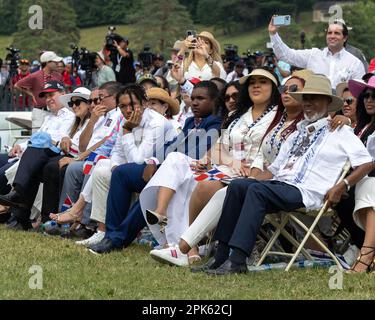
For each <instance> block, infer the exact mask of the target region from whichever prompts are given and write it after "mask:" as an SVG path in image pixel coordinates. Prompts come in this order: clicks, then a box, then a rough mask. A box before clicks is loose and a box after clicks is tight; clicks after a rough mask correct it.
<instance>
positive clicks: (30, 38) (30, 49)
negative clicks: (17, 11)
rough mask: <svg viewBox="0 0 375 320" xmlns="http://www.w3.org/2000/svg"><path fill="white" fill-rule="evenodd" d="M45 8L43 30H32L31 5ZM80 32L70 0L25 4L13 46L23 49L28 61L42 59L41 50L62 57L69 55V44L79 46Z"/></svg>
mask: <svg viewBox="0 0 375 320" xmlns="http://www.w3.org/2000/svg"><path fill="white" fill-rule="evenodd" d="M34 4H36V5H40V6H41V7H42V8H43V29H41V30H38V29H37V30H32V29H30V28H29V19H30V17H31V15H30V14H29V13H28V8H29V7H30V6H31V5H34ZM79 38H80V36H79V29H78V28H77V27H76V14H75V12H74V9H73V8H71V7H70V6H69V2H68V1H67V0H60V1H58V2H56V1H54V0H38V1H36V0H23V2H22V15H21V18H20V22H19V24H18V31H17V32H16V33H15V34H14V45H15V46H16V47H18V48H21V49H23V52H22V55H23V56H24V57H27V58H29V59H36V58H38V57H39V52H40V51H42V50H52V51H56V52H57V53H58V54H61V55H68V54H69V53H70V51H71V50H70V48H69V44H70V43H72V42H73V43H78V41H79Z"/></svg>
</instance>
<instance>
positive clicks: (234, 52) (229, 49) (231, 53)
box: [224, 44, 239, 62]
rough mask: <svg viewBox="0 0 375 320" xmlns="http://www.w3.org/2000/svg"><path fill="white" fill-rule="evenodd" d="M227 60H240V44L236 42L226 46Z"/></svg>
mask: <svg viewBox="0 0 375 320" xmlns="http://www.w3.org/2000/svg"><path fill="white" fill-rule="evenodd" d="M224 52H225V60H226V61H230V62H236V61H238V60H239V56H238V46H236V45H234V44H226V45H225V46H224Z"/></svg>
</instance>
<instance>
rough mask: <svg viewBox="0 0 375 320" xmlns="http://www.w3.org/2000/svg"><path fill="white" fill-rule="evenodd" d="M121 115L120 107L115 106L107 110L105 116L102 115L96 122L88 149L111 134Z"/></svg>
mask: <svg viewBox="0 0 375 320" xmlns="http://www.w3.org/2000/svg"><path fill="white" fill-rule="evenodd" d="M121 115H122V114H121V111H120V109H119V108H115V109H112V110H111V111H109V112H107V113H106V114H105V115H104V116H101V117H100V118H99V120H98V122H97V123H95V126H94V130H93V133H92V136H91V139H90V141H89V144H88V145H87V149H89V148H91V147H92V146H93V145H95V144H96V143H98V142H99V141H101V140H102V139H103V138H105V137H107V136H108V135H110V134H111V132H112V130H113V128H114V127H115V125H116V124H117V120H118V119H119V117H121Z"/></svg>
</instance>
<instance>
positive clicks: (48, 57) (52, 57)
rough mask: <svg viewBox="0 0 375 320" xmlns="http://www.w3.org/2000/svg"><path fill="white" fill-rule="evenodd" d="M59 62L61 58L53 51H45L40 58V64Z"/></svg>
mask: <svg viewBox="0 0 375 320" xmlns="http://www.w3.org/2000/svg"><path fill="white" fill-rule="evenodd" d="M50 61H53V62H60V61H63V58H62V57H59V56H58V55H57V54H56V53H55V52H53V51H46V52H44V53H43V54H42V55H41V56H40V62H41V63H46V62H50Z"/></svg>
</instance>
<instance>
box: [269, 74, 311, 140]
mask: <svg viewBox="0 0 375 320" xmlns="http://www.w3.org/2000/svg"><path fill="white" fill-rule="evenodd" d="M290 79H297V80H299V81H301V83H302V84H303V86H305V83H306V81H305V79H302V78H300V77H296V76H292V77H291V78H290ZM290 79H288V81H289V80H290ZM288 81H287V82H288ZM284 111H285V106H284V104H283V102H282V100H281V98H280V103H279V105H278V108H277V111H276V114H275V117H274V118H273V120H272V122H271V124H270V125H269V126H268V128H267V130H266V132H265V134H264V135H263V138H262V142H263V140H264V139H265V137H266V136H267V134H269V133H270V132H271V131H272V129H273V128H275V127H276V126H277V124H278V123H279V122H280V120H281V118H282V116H283V114H284ZM303 118H304V115H303V111H302V112H301V113H300V114H299V115H298V116H297V118H296V119H295V120H294V121H293V123H291V124H290V126H289V127H288V128H287V129H288V130H289V129H291V130H292V132H293V131H295V130H296V129H297V123H298V122H300V121H301V120H302V119H303Z"/></svg>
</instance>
